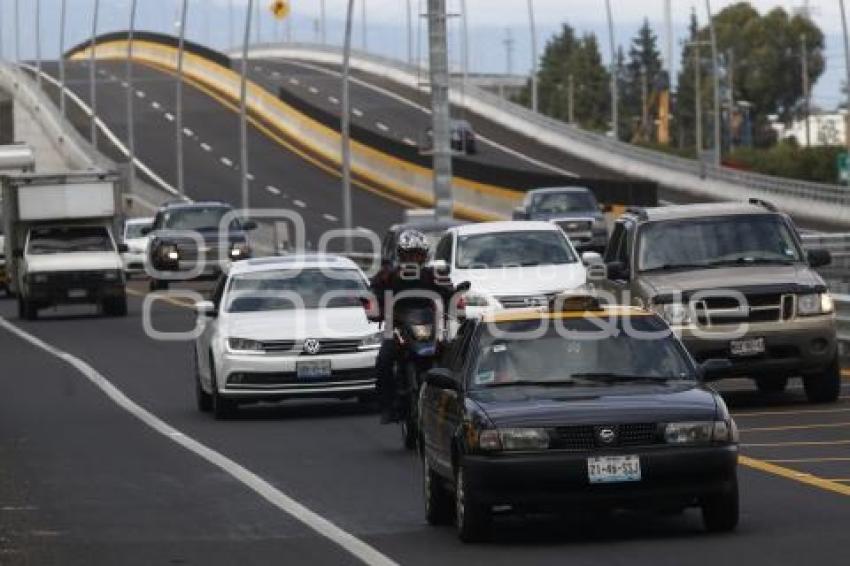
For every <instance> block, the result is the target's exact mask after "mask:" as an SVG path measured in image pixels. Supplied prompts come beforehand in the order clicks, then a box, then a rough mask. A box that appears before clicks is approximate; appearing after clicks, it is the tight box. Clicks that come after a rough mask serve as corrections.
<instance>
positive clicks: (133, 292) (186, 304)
mask: <svg viewBox="0 0 850 566" xmlns="http://www.w3.org/2000/svg"><path fill="white" fill-rule="evenodd" d="M127 294H128V295H132V296H134V297H142V298H144V297H146V296H147V293H142V292H140V291H136V290H135V289H127ZM157 301H161V302H163V303H168V304H170V305H174V306H176V307H180V308H184V309H192V308H194V303H191V302H189V300H188V299H185V300H182V301H181V300H179V299H173V298H171V297H167V296H163V297H159V298H158V299H157Z"/></svg>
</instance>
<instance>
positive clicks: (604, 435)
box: [597, 428, 617, 444]
mask: <svg viewBox="0 0 850 566" xmlns="http://www.w3.org/2000/svg"><path fill="white" fill-rule="evenodd" d="M597 436H599V442H601V443H602V444H611V443H612V442H614V440H616V439H617V432H616V431H615V430H614V429H613V428H600V429H599V432H598V433H597Z"/></svg>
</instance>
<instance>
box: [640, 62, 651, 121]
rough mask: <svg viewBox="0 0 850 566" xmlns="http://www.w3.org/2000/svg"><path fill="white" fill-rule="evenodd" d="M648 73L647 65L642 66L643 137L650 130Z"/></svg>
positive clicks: (641, 115) (641, 119)
mask: <svg viewBox="0 0 850 566" xmlns="http://www.w3.org/2000/svg"><path fill="white" fill-rule="evenodd" d="M648 80H649V79H648V78H647V72H646V65H643V64H641V66H640V100H641V103H640V108H641V112H640V129H641V137H643V136H645V135H646V133H647V130H648V129H649V100H648V96H649V85H648V84H647V82H648Z"/></svg>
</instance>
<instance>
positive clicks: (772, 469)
mask: <svg viewBox="0 0 850 566" xmlns="http://www.w3.org/2000/svg"><path fill="white" fill-rule="evenodd" d="M738 461H739V462H740V463H741V465H742V466H746V467H748V468H752V469H753V470H759V471H761V472H766V473H768V474H773V475H775V476H780V477H783V478H786V479H789V480H793V481H796V482H800V483H803V484H806V485H810V486H812V487H817V488H819V489H823V490H826V491H831V492H834V493H839V494H841V495H847V496H850V485H842V484H841V483H838V482H836V481H833V480H827V479H824V478H820V477H817V476H813V475H811V474H807V473H803V472H798V471H796V470H792V469H790V468H785V467H783V466H777V465H776V464H775V463H771V462H765V461H764V460H757V459H755V458H749V457H747V456H739V458H738Z"/></svg>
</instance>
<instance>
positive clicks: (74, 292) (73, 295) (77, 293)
mask: <svg viewBox="0 0 850 566" xmlns="http://www.w3.org/2000/svg"><path fill="white" fill-rule="evenodd" d="M87 295H88V293H87V292H86V290H85V289H70V290H68V298H69V299H84V298H86V296H87Z"/></svg>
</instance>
